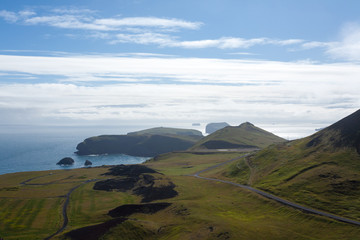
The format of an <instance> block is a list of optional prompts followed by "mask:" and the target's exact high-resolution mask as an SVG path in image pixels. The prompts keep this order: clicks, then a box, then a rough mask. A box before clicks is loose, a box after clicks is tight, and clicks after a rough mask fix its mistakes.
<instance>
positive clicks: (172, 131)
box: [127, 127, 203, 137]
mask: <svg viewBox="0 0 360 240" xmlns="http://www.w3.org/2000/svg"><path fill="white" fill-rule="evenodd" d="M145 134H150V135H178V136H198V137H203V135H202V133H201V132H200V131H198V130H194V129H182V128H165V127H156V128H150V129H145V130H142V131H137V132H131V133H128V134H127V135H132V136H134V135H145Z"/></svg>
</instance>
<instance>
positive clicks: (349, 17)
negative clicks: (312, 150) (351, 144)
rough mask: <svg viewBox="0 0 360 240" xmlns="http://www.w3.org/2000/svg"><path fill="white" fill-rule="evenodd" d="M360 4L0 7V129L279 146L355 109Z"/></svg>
mask: <svg viewBox="0 0 360 240" xmlns="http://www.w3.org/2000/svg"><path fill="white" fill-rule="evenodd" d="M358 9H360V1H357V0H347V1H346V2H344V1H340V0H317V1H313V0H302V1H295V0H294V1H292V0H241V1H240V0H206V1H205V0H192V1H190V0H182V1H177V0H174V1H169V0H106V1H104V0H102V1H100V0H77V1H73V0H71V1H70V0H62V1H48V0H37V1H28V0H2V1H1V3H0V32H1V35H0V116H1V117H0V125H1V126H3V127H4V126H7V125H46V126H51V125H106V126H112V125H114V126H129V125H133V126H145V125H146V126H154V127H155V126H168V127H171V126H173V127H179V126H182V127H189V128H191V127H192V123H201V126H202V127H204V126H205V124H206V123H209V122H228V123H230V124H231V125H239V124H240V123H242V122H245V121H249V122H252V123H253V124H255V125H257V126H260V127H264V128H265V129H267V130H270V131H273V132H274V133H276V134H278V135H280V136H282V137H286V138H290V139H292V138H297V137H303V136H306V135H307V134H310V133H312V132H313V131H314V130H315V128H321V127H326V126H328V125H329V124H332V123H334V122H335V121H337V120H339V119H341V118H343V117H345V116H347V115H348V114H351V113H352V112H354V111H356V110H357V109H359V105H360V99H359V97H358V96H359V90H360V15H359V14H358Z"/></svg>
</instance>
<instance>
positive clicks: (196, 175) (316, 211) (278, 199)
mask: <svg viewBox="0 0 360 240" xmlns="http://www.w3.org/2000/svg"><path fill="white" fill-rule="evenodd" d="M248 155H249V154H245V155H242V156H240V157H237V158H234V159H231V160H228V161H225V162H223V163H220V164H216V165H214V166H212V167H209V168H206V169H203V170H201V171H198V172H196V173H195V174H193V175H192V176H194V177H197V178H200V179H205V180H209V181H215V182H222V183H226V184H231V185H234V186H237V187H241V188H243V189H247V190H250V191H252V192H255V193H257V194H259V195H261V196H264V197H266V198H269V199H272V200H275V201H277V202H279V203H281V204H284V205H287V206H290V207H293V208H296V209H300V210H301V211H304V212H306V213H312V214H317V215H320V216H324V217H328V218H331V219H335V220H337V221H341V222H345V223H350V224H354V225H358V226H360V222H359V221H356V220H352V219H348V218H344V217H340V216H336V215H333V214H331V213H327V212H322V211H319V210H316V209H312V208H308V207H304V206H302V205H299V204H297V203H293V202H290V201H287V200H285V199H282V198H280V197H277V196H274V195H272V194H270V193H267V192H264V191H261V190H259V189H256V188H253V187H250V186H247V185H242V184H238V183H234V182H230V181H226V180H221V179H216V178H207V177H201V176H199V174H201V173H203V172H206V171H209V170H212V169H214V168H217V167H220V166H222V165H225V164H228V163H230V162H233V161H236V160H239V159H241V158H244V157H246V156H248Z"/></svg>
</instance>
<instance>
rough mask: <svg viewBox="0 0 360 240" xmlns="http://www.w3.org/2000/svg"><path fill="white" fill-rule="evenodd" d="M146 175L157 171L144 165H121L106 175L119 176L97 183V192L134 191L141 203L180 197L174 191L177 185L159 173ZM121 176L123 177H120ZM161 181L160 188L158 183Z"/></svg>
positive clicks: (95, 186)
mask: <svg viewBox="0 0 360 240" xmlns="http://www.w3.org/2000/svg"><path fill="white" fill-rule="evenodd" d="M146 173H157V172H156V171H155V170H153V169H151V168H148V167H146V166H142V165H119V166H116V167H113V168H111V169H110V171H109V172H107V173H105V174H104V175H112V176H119V177H117V178H114V179H107V180H104V181H99V182H96V183H95V185H94V189H95V190H104V191H113V190H116V191H122V192H125V191H130V190H131V191H132V193H133V194H136V195H138V196H142V197H143V199H142V201H141V202H151V201H155V200H161V199H167V198H172V197H175V196H177V195H178V193H177V191H175V190H174V188H175V184H174V183H172V182H171V181H169V180H167V179H165V178H164V177H162V176H161V175H160V176H159V174H158V173H157V175H156V176H157V177H154V176H152V175H150V174H146ZM120 176H121V177H120ZM157 181H161V184H158V185H159V186H156V182H157Z"/></svg>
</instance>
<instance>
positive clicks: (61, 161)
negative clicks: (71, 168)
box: [57, 157, 75, 165]
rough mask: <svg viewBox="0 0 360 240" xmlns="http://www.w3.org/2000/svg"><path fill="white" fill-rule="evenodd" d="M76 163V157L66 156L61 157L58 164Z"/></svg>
mask: <svg viewBox="0 0 360 240" xmlns="http://www.w3.org/2000/svg"><path fill="white" fill-rule="evenodd" d="M74 163H75V161H74V159H72V158H71V157H66V158H63V159H61V160H60V161H59V162H58V163H57V165H73V164H74Z"/></svg>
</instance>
